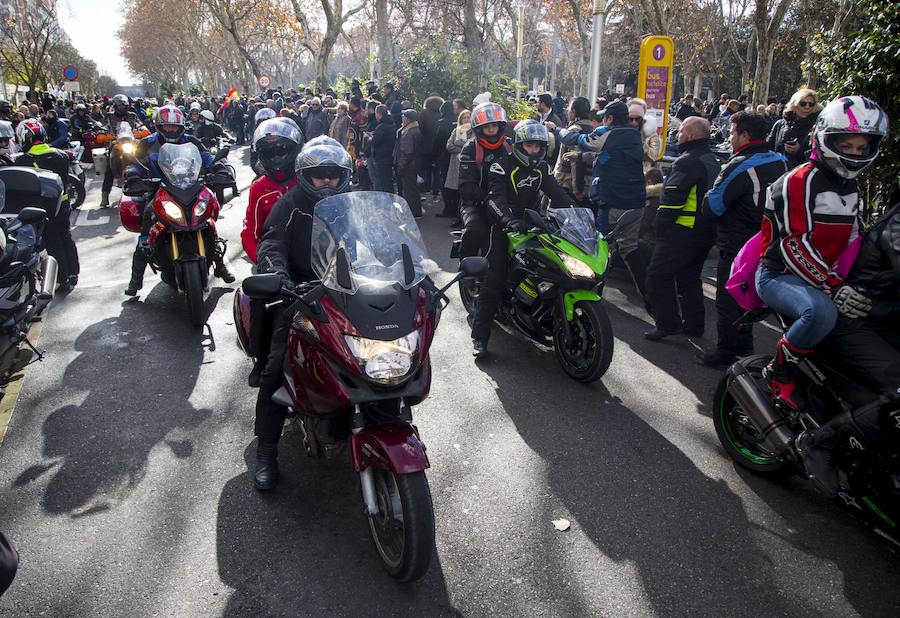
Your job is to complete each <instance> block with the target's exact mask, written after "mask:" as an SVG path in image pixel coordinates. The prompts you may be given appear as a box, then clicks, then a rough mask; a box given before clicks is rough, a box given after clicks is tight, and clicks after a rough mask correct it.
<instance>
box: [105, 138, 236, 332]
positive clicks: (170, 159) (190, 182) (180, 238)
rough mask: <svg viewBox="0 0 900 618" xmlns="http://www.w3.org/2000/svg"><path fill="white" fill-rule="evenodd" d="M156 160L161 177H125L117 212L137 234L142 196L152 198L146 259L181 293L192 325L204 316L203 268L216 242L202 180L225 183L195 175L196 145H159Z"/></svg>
mask: <svg viewBox="0 0 900 618" xmlns="http://www.w3.org/2000/svg"><path fill="white" fill-rule="evenodd" d="M157 165H158V167H159V169H160V171H161V172H162V178H149V179H134V180H129V182H128V185H127V186H126V188H125V191H124V193H125V196H126V197H123V198H122V202H121V203H120V205H119V217H120V218H121V220H122V225H123V226H124V227H125V229H127V230H128V231H129V232H135V233H140V231H141V215H142V213H143V209H144V205H145V204H146V200H147V199H152V200H153V210H154V212H155V213H156V219H157V221H156V223H155V224H154V225H153V227H152V228H151V229H150V238H149V240H148V243H147V250H148V252H149V255H148V261H149V264H150V267H151V268H152V269H153V271H154V272H159V273H160V276H161V278H162V280H163V282H164V283H167V284H168V285H171V286H172V287H174V288H175V289H176V290H177V291H178V292H179V293H181V294H183V295H184V297H185V302H186V305H187V311H188V317H189V318H190V321H191V324H193V325H194V326H202V325H203V324H204V322H205V321H206V318H205V315H204V311H203V292H204V290H206V288H207V286H208V283H209V268H210V266H211V265H212V263H213V257H214V253H213V252H215V251H221V249H220V248H219V247H217V246H216V245H217V243H222V242H223V241H221V240H218V236H217V234H216V227H215V225H216V224H215V221H216V219H218V218H219V202H218V200H217V199H216V196H215V195H214V192H213V190H211V189H210V188H209V187H208V186H207V185H208V184H209V185H212V186H217V185H218V184H219V183H223V182H231V179H222V180H219V181H217V180H216V179H215V178H211V177H209V176H207V177H206V178H201V177H200V172H201V170H202V167H203V159H202V158H201V156H200V151H199V150H198V149H197V147H196V146H195V145H194V144H192V143H190V142H188V143H185V144H163V146H162V147H161V148H160V149H159V159H158V161H157Z"/></svg>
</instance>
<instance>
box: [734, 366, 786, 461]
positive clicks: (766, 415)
mask: <svg viewBox="0 0 900 618" xmlns="http://www.w3.org/2000/svg"><path fill="white" fill-rule="evenodd" d="M726 375H727V376H728V392H729V393H730V394H731V396H732V397H734V399H735V401H737V402H738V404H739V405H740V406H741V408H742V409H743V410H744V411H745V412H746V413H747V416H749V417H750V420H752V421H753V424H754V425H755V426H756V428H757V429H758V430H759V431H760V433H762V435H763V438H764V439H765V444H766V446H767V447H768V448H769V449H771V450H772V452H773V453H775V454H776V455H779V456H780V455H782V454H784V453H785V452H786V451H788V450H789V449H790V448H791V445H792V444H793V441H794V432H792V431H791V429H790V427H788V424H787V421H786V420H785V419H784V417H782V416H781V415H780V414H779V413H778V411H777V410H776V409H775V404H774V402H773V401H772V399H771V398H770V397H767V396H766V395H765V394H764V393H763V392H761V391H760V389H759V385H758V384H757V382H756V380H755V379H754V378H753V376H752V375H750V372H749V371H747V368H746V367H744V365H742V364H741V363H740V361H738V362H736V363H734V364H733V365H732V366H731V367H729V368H728V370H727V371H726Z"/></svg>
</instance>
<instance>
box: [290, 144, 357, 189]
mask: <svg viewBox="0 0 900 618" xmlns="http://www.w3.org/2000/svg"><path fill="white" fill-rule="evenodd" d="M352 172H353V162H352V161H351V160H350V154H349V153H348V152H347V151H346V150H345V149H344V147H343V146H341V145H340V143H338V141H337V140H334V139H332V138H330V137H326V136H324V135H321V136H319V137H317V138H315V139H313V140H310V141H309V142H308V143H307V144H306V146H304V147H303V150H301V151H300V155H299V156H298V157H297V176H298V177H299V178H300V186H301V187H302V189H303V192H304V193H305V194H306V195H307V197H309V198H310V199H311V200H313V201H314V202H318V201H319V200H322V199H325V198H326V197H330V196H332V195H337V194H338V193H344V192H346V191H347V190H348V189H349V188H350V175H351V173H352ZM313 178H338V179H339V180H338V183H337V186H334V187H331V186H324V187H319V188H317V187H316V186H315V185H314V184H313V181H312V179H313Z"/></svg>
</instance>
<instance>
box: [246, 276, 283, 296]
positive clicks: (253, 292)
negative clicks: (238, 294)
mask: <svg viewBox="0 0 900 618" xmlns="http://www.w3.org/2000/svg"><path fill="white" fill-rule="evenodd" d="M281 283H282V281H281V275H277V274H274V273H269V274H265V275H253V276H252V277H247V278H246V279H244V281H243V283H241V289H242V290H243V291H244V294H246V295H247V296H249V297H250V298H257V299H267V298H273V297H275V296H277V295H278V292H280V291H281Z"/></svg>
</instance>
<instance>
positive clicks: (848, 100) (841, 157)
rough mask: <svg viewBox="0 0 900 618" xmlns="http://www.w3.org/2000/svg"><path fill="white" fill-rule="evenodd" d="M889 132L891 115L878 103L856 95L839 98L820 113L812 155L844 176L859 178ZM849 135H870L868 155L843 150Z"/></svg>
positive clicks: (814, 135) (814, 133)
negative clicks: (842, 144)
mask: <svg viewBox="0 0 900 618" xmlns="http://www.w3.org/2000/svg"><path fill="white" fill-rule="evenodd" d="M887 132H888V117H887V114H885V113H884V110H882V109H881V107H879V106H878V103H876V102H875V101H872V100H871V99H868V98H866V97H861V96H857V95H854V96H849V97H838V98H837V99H835V100H834V101H831V102H830V103H829V104H828V105H826V106H825V109H823V110H822V111H821V112H819V117H818V119H817V120H816V127H815V129H814V130H813V140H812V155H811V158H812V159H814V160H817V161H822V162H823V163H825V164H826V165H828V167H830V168H831V169H833V170H834V171H835V173H836V174H837V175H838V176H841V177H842V178H856V177H857V176H858V175H859V173H860V172H862V171H863V170H864V169H866V168H867V167H868V166H869V164H870V163H872V161H874V160H875V157H877V156H878V152H879V151H880V150H881V142H882V141H883V140H884V137H885V136H886V135H887ZM846 135H864V136H868V138H869V139H868V142H869V145H868V149H867V151H866V152H865V154H860V155H855V154H847V153H844V152H842V151H841V148H840V146H839V142H840V139H841V138H842V137H844V136H846Z"/></svg>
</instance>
